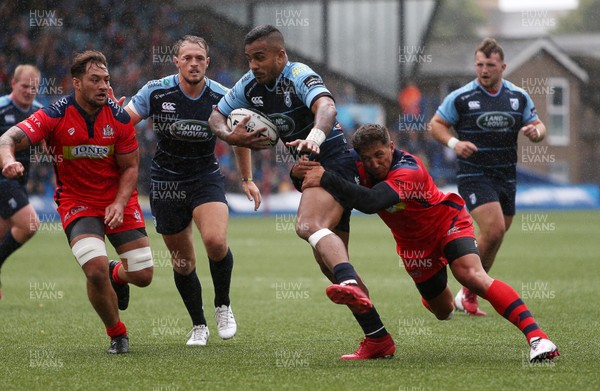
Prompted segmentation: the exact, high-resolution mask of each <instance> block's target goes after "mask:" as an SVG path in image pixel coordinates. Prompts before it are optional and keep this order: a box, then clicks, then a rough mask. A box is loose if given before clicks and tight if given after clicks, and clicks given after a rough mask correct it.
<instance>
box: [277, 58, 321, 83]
mask: <svg viewBox="0 0 600 391" xmlns="http://www.w3.org/2000/svg"><path fill="white" fill-rule="evenodd" d="M315 74H316V73H315V71H313V70H312V68H311V67H309V66H308V65H306V64H304V63H302V62H291V61H290V62H288V63H287V64H286V66H285V68H284V70H283V75H284V76H286V77H288V78H290V79H302V78H303V77H305V76H308V75H315Z"/></svg>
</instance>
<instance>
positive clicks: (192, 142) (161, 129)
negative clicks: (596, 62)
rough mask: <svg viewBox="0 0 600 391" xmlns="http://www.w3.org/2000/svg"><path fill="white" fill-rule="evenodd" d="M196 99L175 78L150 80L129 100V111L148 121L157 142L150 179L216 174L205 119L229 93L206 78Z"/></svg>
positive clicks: (174, 76)
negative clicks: (150, 121)
mask: <svg viewBox="0 0 600 391" xmlns="http://www.w3.org/2000/svg"><path fill="white" fill-rule="evenodd" d="M204 79H205V80H206V85H205V87H204V89H203V90H202V93H201V94H200V96H199V97H197V98H190V97H189V96H187V95H186V94H185V93H184V92H183V90H182V89H181V87H180V85H179V77H178V75H177V74H175V75H170V76H167V77H164V78H162V79H158V80H151V81H149V82H148V83H146V85H145V86H144V87H142V88H141V89H140V90H139V91H138V93H137V94H136V95H135V96H134V97H133V98H132V99H131V102H130V103H129V107H131V108H133V111H134V112H135V113H136V114H138V115H139V116H140V117H142V118H149V117H150V118H151V119H152V121H153V129H154V130H155V132H156V134H157V138H158V143H157V146H156V152H155V154H154V158H153V159H152V176H153V177H154V178H156V179H165V180H189V179H193V178H195V177H196V176H198V175H205V174H210V173H213V172H216V171H218V170H219V163H218V162H217V159H216V157H215V154H214V150H215V143H216V140H217V139H216V136H215V135H214V134H213V133H212V132H211V131H210V127H209V126H208V117H210V114H211V112H212V111H213V109H214V108H215V106H216V105H217V103H218V102H219V100H221V98H222V97H223V96H224V95H225V94H226V93H227V91H228V89H227V88H225V87H223V86H222V85H221V84H219V83H217V82H216V81H214V80H211V79H209V78H207V77H205V78H204Z"/></svg>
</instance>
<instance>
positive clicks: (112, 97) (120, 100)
mask: <svg viewBox="0 0 600 391" xmlns="http://www.w3.org/2000/svg"><path fill="white" fill-rule="evenodd" d="M108 97H109V98H110V99H112V100H114V101H115V102H117V104H118V105H119V106H123V102H125V97H124V96H122V97H120V98H119V100H117V98H115V92H114V91H113V89H112V87H111V86H108Z"/></svg>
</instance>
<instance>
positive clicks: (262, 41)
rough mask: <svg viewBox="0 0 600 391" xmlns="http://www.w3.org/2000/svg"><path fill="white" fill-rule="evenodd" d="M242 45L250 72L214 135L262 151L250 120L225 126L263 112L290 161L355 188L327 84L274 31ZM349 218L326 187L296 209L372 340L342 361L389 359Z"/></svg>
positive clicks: (221, 113) (260, 31) (390, 349)
mask: <svg viewBox="0 0 600 391" xmlns="http://www.w3.org/2000/svg"><path fill="white" fill-rule="evenodd" d="M244 45H245V49H244V50H245V54H246V59H247V60H248V64H249V66H250V71H248V72H247V73H246V74H245V75H244V76H243V77H242V78H241V79H240V80H239V81H238V82H237V83H236V85H235V86H234V87H233V88H232V89H231V90H230V91H229V92H228V93H227V94H226V95H225V96H224V97H223V99H221V101H220V102H219V104H218V106H217V107H216V109H215V110H214V111H213V113H212V114H211V116H210V119H209V124H210V127H211V129H212V131H213V133H215V134H216V135H217V136H218V137H220V138H221V139H223V140H225V141H226V142H228V143H229V144H231V145H238V146H242V147H249V148H252V149H260V146H259V144H260V142H261V140H260V138H259V137H257V135H258V133H259V132H261V131H262V130H264V129H255V130H254V131H252V132H246V129H245V124H246V123H247V121H248V119H249V117H248V118H246V119H244V120H242V121H240V123H239V124H238V125H237V126H236V127H235V128H234V129H232V130H230V129H229V128H228V127H227V125H226V118H227V116H228V115H229V114H230V113H231V112H232V111H233V110H234V109H237V108H251V109H254V110H258V111H260V112H262V113H265V114H267V115H269V116H270V118H271V120H272V121H273V122H274V123H275V124H276V125H277V127H278V130H279V133H280V138H281V139H282V140H283V141H284V142H286V145H287V146H288V147H289V149H290V152H291V153H292V154H293V155H295V156H296V157H298V154H304V157H302V159H306V158H307V157H306V154H310V156H311V158H312V159H314V160H316V161H319V162H320V163H321V164H322V165H323V166H325V167H326V168H328V169H330V170H333V171H336V172H338V173H339V174H340V175H342V176H343V177H344V178H345V179H347V180H349V181H354V171H353V170H352V169H350V170H349V169H347V168H346V167H348V166H349V165H348V164H346V165H344V164H343V163H344V162H349V163H352V161H353V160H352V157H351V155H350V152H349V150H348V148H347V142H346V139H345V137H344V134H343V132H342V129H341V126H340V125H339V123H338V122H337V121H336V114H337V111H336V107H335V102H334V100H333V97H332V95H331V93H330V92H329V90H328V89H327V88H326V87H325V84H324V83H323V79H322V78H321V77H320V76H319V75H318V74H317V73H315V72H314V71H313V70H312V69H311V68H310V67H309V66H308V65H306V64H303V63H299V62H290V61H289V60H288V56H287V53H286V49H285V43H284V39H283V35H282V34H281V32H280V31H279V30H278V29H277V28H275V27H274V26H270V25H263V26H258V27H255V28H254V29H252V30H251V31H250V32H249V33H248V34H247V35H246V37H245V40H244ZM242 180H244V179H242ZM350 212H351V209H347V208H346V209H345V208H344V207H342V205H340V203H339V202H338V200H336V199H335V198H334V197H332V196H331V195H330V194H329V193H327V192H326V191H325V190H323V189H322V188H319V187H315V188H310V189H307V190H306V191H304V192H303V193H302V197H301V199H300V205H299V206H298V212H297V219H296V233H297V234H298V236H299V237H300V238H302V239H304V240H306V241H307V242H308V243H309V244H310V245H311V246H312V248H313V253H314V256H315V259H316V260H317V262H318V263H319V265H320V267H321V271H322V272H323V274H325V276H327V277H328V278H329V279H330V281H332V282H335V283H337V284H339V289H337V290H336V291H332V292H330V294H332V295H335V296H336V297H338V301H344V302H346V304H348V306H349V307H350V309H351V311H352V313H353V314H354V316H355V318H356V320H357V322H358V323H359V325H360V326H361V328H362V329H363V332H364V333H365V336H366V337H367V339H366V341H367V342H368V344H367V345H366V346H367V348H365V349H360V350H359V351H357V352H356V353H354V354H349V355H344V356H342V359H350V360H356V359H370V358H378V357H386V356H392V355H393V354H394V351H395V345H394V341H393V340H392V338H391V336H390V334H389V333H388V332H387V330H386V329H385V327H384V325H383V322H382V321H381V319H380V317H379V314H378V313H377V311H376V309H375V307H373V304H372V303H371V301H370V299H369V297H368V291H367V288H366V287H365V285H364V283H363V282H362V280H361V279H360V277H359V276H358V275H357V273H356V271H355V270H354V267H353V266H352V264H351V263H350V262H349V256H348V237H349V229H350V224H349V222H350Z"/></svg>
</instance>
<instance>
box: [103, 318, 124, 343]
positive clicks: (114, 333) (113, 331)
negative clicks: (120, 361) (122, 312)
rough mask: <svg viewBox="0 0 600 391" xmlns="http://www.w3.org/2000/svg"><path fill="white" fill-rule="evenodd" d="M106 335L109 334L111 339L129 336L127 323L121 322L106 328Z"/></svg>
mask: <svg viewBox="0 0 600 391" xmlns="http://www.w3.org/2000/svg"><path fill="white" fill-rule="evenodd" d="M106 334H108V336H109V337H110V338H111V339H112V338H116V337H120V336H121V335H127V327H125V323H123V322H121V321H120V320H119V323H117V324H116V325H115V326H113V327H107V328H106Z"/></svg>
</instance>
